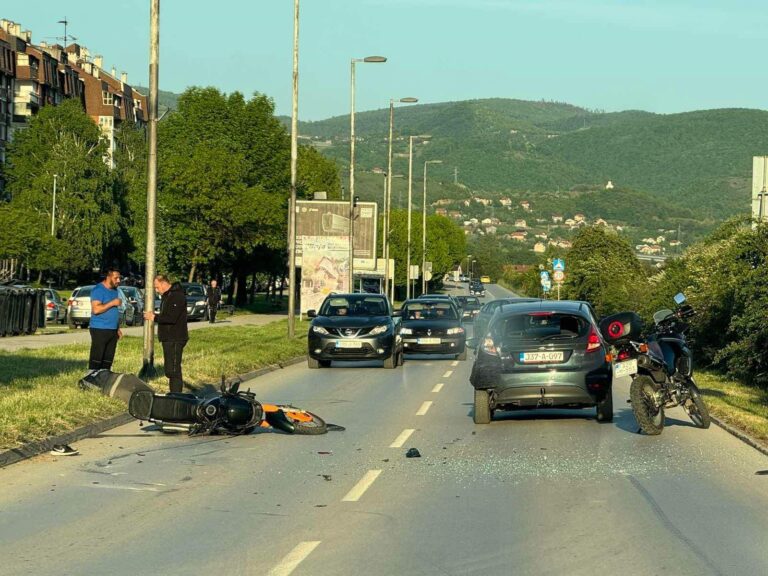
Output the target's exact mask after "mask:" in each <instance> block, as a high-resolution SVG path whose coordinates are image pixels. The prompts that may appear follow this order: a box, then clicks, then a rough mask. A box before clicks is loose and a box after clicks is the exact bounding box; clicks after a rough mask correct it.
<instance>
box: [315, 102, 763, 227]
mask: <svg viewBox="0 0 768 576" xmlns="http://www.w3.org/2000/svg"><path fill="white" fill-rule="evenodd" d="M388 113H389V111H388V109H382V110H374V111H369V112H362V113H358V115H357V118H356V120H357V122H356V131H357V136H358V138H359V139H360V140H359V143H358V146H357V160H358V167H359V170H360V171H364V170H371V169H373V168H376V167H379V168H385V167H386V155H387V151H386V150H387V141H386V136H387V131H388V119H389V114H388ZM395 118H396V141H395V149H396V152H397V160H396V166H395V169H396V171H397V172H398V173H405V171H406V170H407V160H406V159H405V158H403V153H405V152H407V138H405V137H404V136H403V135H406V134H425V133H426V134H430V135H432V139H431V141H430V142H428V143H420V144H418V145H417V146H416V152H415V158H416V160H415V168H414V172H415V173H416V174H417V175H420V174H421V171H422V168H421V165H422V163H423V161H424V160H425V159H438V158H439V159H441V160H443V164H442V165H436V166H432V167H431V168H430V174H433V175H434V176H435V177H436V178H438V179H441V180H443V181H451V180H452V177H453V171H454V168H456V169H458V174H459V181H460V182H461V183H463V184H465V185H466V186H468V187H469V188H471V189H473V190H476V191H482V192H485V193H492V194H501V193H508V192H513V191H530V192H532V193H541V192H555V191H557V190H570V189H572V188H573V187H575V186H579V185H582V186H590V187H596V186H602V185H604V184H605V183H606V182H607V181H608V180H612V181H613V182H614V183H616V184H618V185H620V186H622V187H626V188H632V189H636V190H639V191H644V192H647V193H648V194H650V195H651V196H654V197H656V198H658V199H659V200H660V202H661V204H660V206H662V207H663V206H666V205H670V206H676V207H685V208H687V209H689V210H690V211H691V212H692V213H693V215H694V216H695V217H697V218H699V219H702V220H710V219H722V218H725V217H727V216H730V215H732V214H734V213H738V212H744V211H746V210H748V205H749V189H750V186H751V184H750V182H751V162H752V160H751V158H752V156H753V155H759V154H765V153H766V152H768V112H765V111H762V110H744V109H723V110H707V111H699V112H690V113H685V114H670V115H661V114H652V113H648V112H642V111H626V112H619V113H601V112H593V111H589V110H585V109H583V108H578V107H575V106H571V105H568V104H561V103H551V102H525V101H520V100H504V99H489V100H470V101H464V102H449V103H442V104H426V105H410V106H403V107H399V108H398V110H397V112H396V116H395ZM300 132H301V134H302V136H305V137H310V138H312V139H313V140H314V142H315V144H316V145H318V147H319V148H320V149H321V150H322V151H323V152H324V153H325V154H327V155H328V156H331V157H333V158H336V159H337V161H338V162H339V164H340V165H342V166H344V167H346V164H347V163H348V158H349V118H348V116H338V117H334V118H329V119H327V120H323V121H319V122H305V123H301V125H300ZM654 209H659V206H658V205H654ZM662 209H663V208H662Z"/></svg>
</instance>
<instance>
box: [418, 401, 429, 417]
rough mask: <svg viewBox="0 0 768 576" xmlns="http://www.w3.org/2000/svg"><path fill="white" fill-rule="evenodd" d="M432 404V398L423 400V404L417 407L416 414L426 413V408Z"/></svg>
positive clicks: (422, 414)
mask: <svg viewBox="0 0 768 576" xmlns="http://www.w3.org/2000/svg"><path fill="white" fill-rule="evenodd" d="M431 406H432V400H427V401H426V402H424V404H422V405H421V408H419V411H418V412H416V416H424V414H426V413H427V410H429V408H430V407H431Z"/></svg>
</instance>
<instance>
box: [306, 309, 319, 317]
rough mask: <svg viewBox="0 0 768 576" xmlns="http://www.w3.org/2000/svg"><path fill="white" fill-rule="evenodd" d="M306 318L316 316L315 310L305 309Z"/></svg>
mask: <svg viewBox="0 0 768 576" xmlns="http://www.w3.org/2000/svg"><path fill="white" fill-rule="evenodd" d="M307 318H317V310H307Z"/></svg>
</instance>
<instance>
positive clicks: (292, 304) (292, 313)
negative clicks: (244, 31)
mask: <svg viewBox="0 0 768 576" xmlns="http://www.w3.org/2000/svg"><path fill="white" fill-rule="evenodd" d="M298 137H299V0H294V4H293V105H292V108H291V198H290V200H289V201H288V290H289V292H288V338H293V337H294V335H295V334H296V180H297V163H298V154H299V149H298Z"/></svg>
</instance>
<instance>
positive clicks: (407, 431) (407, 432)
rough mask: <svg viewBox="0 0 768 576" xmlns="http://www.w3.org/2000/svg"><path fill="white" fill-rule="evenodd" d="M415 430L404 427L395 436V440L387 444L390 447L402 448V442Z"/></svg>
mask: <svg viewBox="0 0 768 576" xmlns="http://www.w3.org/2000/svg"><path fill="white" fill-rule="evenodd" d="M415 431H416V430H414V429H413V428H406V429H405V430H403V431H402V432H400V436H398V437H397V438H395V441H394V442H392V444H390V445H389V447H390V448H402V447H403V444H405V442H406V441H407V440H408V438H410V437H411V434H413V433H414V432H415Z"/></svg>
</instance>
